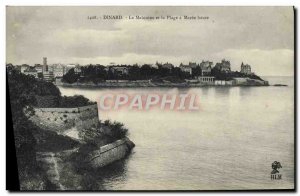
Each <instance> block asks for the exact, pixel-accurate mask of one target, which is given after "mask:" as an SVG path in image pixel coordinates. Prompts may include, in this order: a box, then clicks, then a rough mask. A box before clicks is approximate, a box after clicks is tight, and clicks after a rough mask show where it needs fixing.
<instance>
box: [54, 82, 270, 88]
mask: <svg viewBox="0 0 300 196" xmlns="http://www.w3.org/2000/svg"><path fill="white" fill-rule="evenodd" d="M55 85H56V86H58V87H68V88H157V87H160V88H207V87H265V86H273V85H269V84H268V83H267V84H239V85H225V84H224V85H215V84H210V85H209V84H187V83H184V84H165V83H160V84H154V83H149V84H139V83H114V84H111V83H99V84H91V83H82V84H81V83H73V84H68V83H59V84H55Z"/></svg>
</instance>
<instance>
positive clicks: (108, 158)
mask: <svg viewBox="0 0 300 196" xmlns="http://www.w3.org/2000/svg"><path fill="white" fill-rule="evenodd" d="M133 147H134V143H133V142H132V141H130V140H129V139H128V138H123V139H120V140H117V141H115V142H113V143H110V144H107V145H104V146H102V147H100V148H99V149H98V150H94V151H92V152H90V153H89V155H88V157H89V158H88V159H87V163H88V164H89V165H90V166H91V167H92V168H98V167H103V166H105V165H108V164H110V163H112V162H114V161H117V160H120V159H122V158H124V157H125V156H126V155H127V154H129V152H130V151H131V149H132V148H133Z"/></svg>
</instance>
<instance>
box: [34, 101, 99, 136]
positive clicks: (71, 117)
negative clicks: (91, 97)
mask: <svg viewBox="0 0 300 196" xmlns="http://www.w3.org/2000/svg"><path fill="white" fill-rule="evenodd" d="M34 111H35V114H34V115H33V116H32V117H31V118H30V119H31V121H32V122H34V123H35V124H36V125H37V126H39V127H41V128H46V129H49V130H52V131H56V132H57V133H60V134H64V132H65V131H67V130H69V129H71V128H76V129H77V130H78V131H80V130H83V129H86V128H90V127H93V126H97V125H98V122H99V116H98V107H97V104H95V105H89V106H84V107H78V108H34Z"/></svg>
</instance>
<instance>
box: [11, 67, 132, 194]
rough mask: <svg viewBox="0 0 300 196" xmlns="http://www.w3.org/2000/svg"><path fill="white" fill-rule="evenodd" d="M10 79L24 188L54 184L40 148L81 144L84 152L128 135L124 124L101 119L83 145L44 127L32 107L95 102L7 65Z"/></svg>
mask: <svg viewBox="0 0 300 196" xmlns="http://www.w3.org/2000/svg"><path fill="white" fill-rule="evenodd" d="M7 81H8V87H9V97H10V103H11V105H10V107H11V111H12V120H13V129H14V130H13V131H14V137H15V146H16V155H17V161H18V171H19V181H20V188H21V190H45V189H48V188H49V187H53V185H52V184H51V183H50V182H49V180H48V179H47V178H46V175H45V171H43V170H42V169H41V168H40V166H39V163H38V161H37V159H36V152H37V151H39V152H49V151H50V152H58V151H63V150H67V149H73V148H75V147H80V146H81V148H80V149H81V151H84V149H88V146H89V147H91V146H93V147H96V146H95V145H97V146H99V145H101V144H102V145H105V144H107V143H110V142H113V141H115V140H117V139H119V138H122V137H125V136H126V134H127V131H128V130H127V129H126V128H124V126H123V124H121V123H116V122H114V123H111V122H110V121H105V122H104V123H101V122H99V125H98V126H95V127H91V128H90V129H89V130H86V131H85V132H84V134H83V135H82V137H84V140H85V141H86V144H85V145H82V144H81V143H79V142H78V141H75V140H73V139H71V138H69V137H66V136H62V135H58V134H57V133H55V132H51V131H48V130H45V129H41V128H40V127H37V126H36V125H35V124H33V123H32V122H31V121H30V120H29V116H30V115H33V114H34V110H33V107H37V106H38V107H80V106H85V105H90V104H95V103H94V102H91V101H89V100H88V99H86V98H85V97H83V96H73V97H66V96H61V93H60V91H59V89H58V88H57V87H56V86H55V85H54V84H52V83H48V82H45V81H42V80H37V79H35V78H34V77H32V76H27V75H24V74H22V73H20V72H19V71H18V70H16V69H15V68H14V67H13V66H7ZM45 97H46V98H45ZM43 98H45V99H43ZM24 110H26V113H27V115H25V113H24ZM28 115H29V116H28ZM8 131H12V130H8ZM100 141H101V142H102V143H101V142H100ZM53 144H55V145H53Z"/></svg>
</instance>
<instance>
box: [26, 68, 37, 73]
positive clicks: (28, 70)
mask: <svg viewBox="0 0 300 196" xmlns="http://www.w3.org/2000/svg"><path fill="white" fill-rule="evenodd" d="M24 72H37V70H36V69H35V68H34V67H28V68H27V69H26V70H24Z"/></svg>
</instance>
